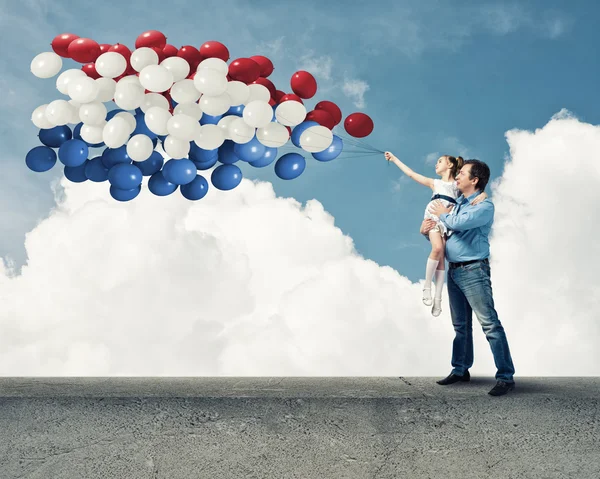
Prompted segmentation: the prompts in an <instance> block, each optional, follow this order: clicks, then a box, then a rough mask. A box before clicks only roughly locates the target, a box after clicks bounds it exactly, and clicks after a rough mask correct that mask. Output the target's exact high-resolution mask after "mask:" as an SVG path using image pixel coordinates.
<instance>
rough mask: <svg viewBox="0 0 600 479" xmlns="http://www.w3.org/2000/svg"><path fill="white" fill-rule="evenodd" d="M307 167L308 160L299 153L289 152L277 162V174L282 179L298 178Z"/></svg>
mask: <svg viewBox="0 0 600 479" xmlns="http://www.w3.org/2000/svg"><path fill="white" fill-rule="evenodd" d="M304 168H306V160H305V159H304V157H303V156H302V155H299V154H298V153H287V154H285V155H283V156H282V157H281V158H279V159H278V160H277V163H275V174H276V175H277V176H279V178H281V179H282V180H293V179H294V178H298V177H299V176H300V175H301V174H302V172H303V171H304Z"/></svg>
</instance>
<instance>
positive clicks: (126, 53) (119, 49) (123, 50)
mask: <svg viewBox="0 0 600 479" xmlns="http://www.w3.org/2000/svg"><path fill="white" fill-rule="evenodd" d="M108 51H109V52H116V53H120V54H121V55H123V57H125V60H127V62H129V59H130V58H131V50H130V49H129V48H127V47H126V46H125V45H123V44H121V43H117V44H116V45H113V46H112V47H110V48H109V49H108Z"/></svg>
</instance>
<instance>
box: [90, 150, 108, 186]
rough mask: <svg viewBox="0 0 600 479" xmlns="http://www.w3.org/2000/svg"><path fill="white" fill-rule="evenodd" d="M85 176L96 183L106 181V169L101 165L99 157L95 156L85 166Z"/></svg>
mask: <svg viewBox="0 0 600 479" xmlns="http://www.w3.org/2000/svg"><path fill="white" fill-rule="evenodd" d="M85 176H87V179H88V180H90V181H94V182H96V183H102V182H103V181H106V180H108V168H106V166H104V163H102V157H101V156H96V157H95V158H92V159H91V160H90V161H88V162H87V163H86V164H85Z"/></svg>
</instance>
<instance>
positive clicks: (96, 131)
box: [79, 121, 106, 145]
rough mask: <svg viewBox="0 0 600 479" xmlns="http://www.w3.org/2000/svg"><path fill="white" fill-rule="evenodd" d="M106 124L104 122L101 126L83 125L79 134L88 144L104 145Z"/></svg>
mask: <svg viewBox="0 0 600 479" xmlns="http://www.w3.org/2000/svg"><path fill="white" fill-rule="evenodd" d="M105 123H106V121H104V123H101V124H100V125H83V126H82V127H81V130H80V132H79V134H80V135H81V138H83V140H84V141H87V142H88V143H91V144H93V145H96V144H98V143H102V137H103V132H104V126H105Z"/></svg>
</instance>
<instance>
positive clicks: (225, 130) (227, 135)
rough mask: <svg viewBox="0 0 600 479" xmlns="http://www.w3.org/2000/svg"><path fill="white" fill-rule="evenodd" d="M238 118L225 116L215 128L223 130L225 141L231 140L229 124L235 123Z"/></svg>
mask: <svg viewBox="0 0 600 479" xmlns="http://www.w3.org/2000/svg"><path fill="white" fill-rule="evenodd" d="M237 118H239V116H236V115H227V116H224V117H223V118H221V119H220V120H219V122H218V123H217V126H218V127H219V128H221V130H223V135H224V137H225V139H226V140H231V133H230V132H229V127H230V126H231V123H232V122H233V121H235V120H236V119H237Z"/></svg>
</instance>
